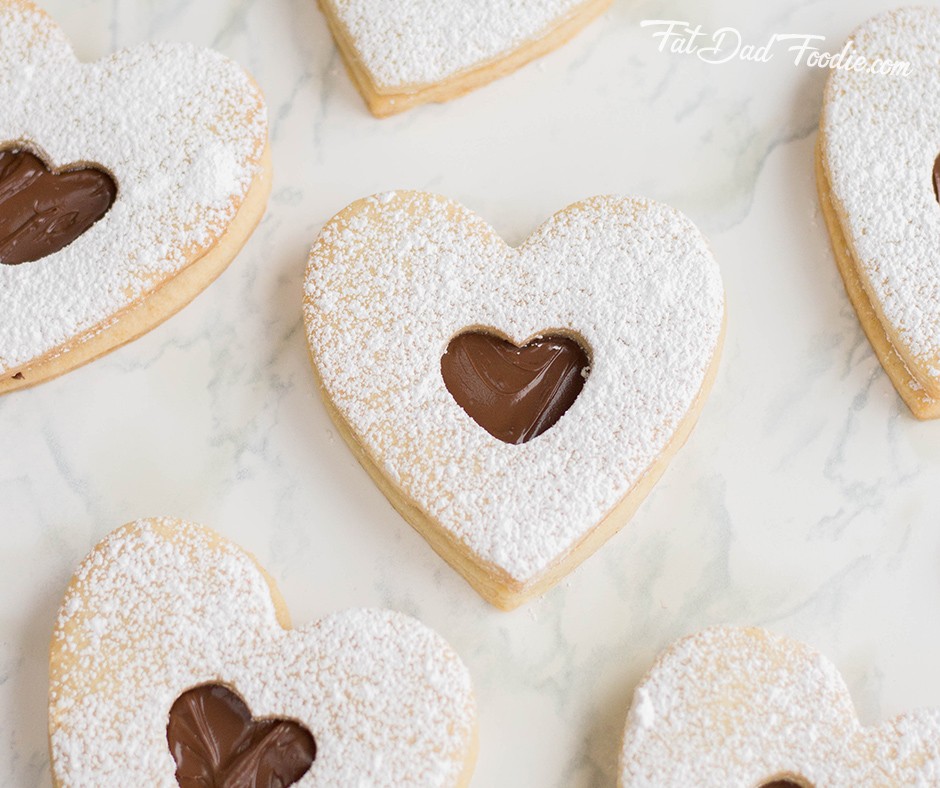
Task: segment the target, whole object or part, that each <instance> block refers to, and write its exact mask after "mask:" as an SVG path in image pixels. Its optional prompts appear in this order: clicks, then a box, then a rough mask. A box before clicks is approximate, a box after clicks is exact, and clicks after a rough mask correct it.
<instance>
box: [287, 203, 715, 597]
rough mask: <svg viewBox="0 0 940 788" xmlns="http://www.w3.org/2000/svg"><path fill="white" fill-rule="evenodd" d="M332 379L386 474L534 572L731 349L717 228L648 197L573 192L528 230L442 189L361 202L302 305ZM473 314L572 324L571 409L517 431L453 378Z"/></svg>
mask: <svg viewBox="0 0 940 788" xmlns="http://www.w3.org/2000/svg"><path fill="white" fill-rule="evenodd" d="M305 313H306V320H307V328H308V337H309V341H310V344H311V348H312V351H313V356H314V360H315V362H316V364H317V367H318V369H319V372H320V376H321V379H322V381H323V384H324V387H325V389H326V393H327V395H328V396H329V398H330V400H331V401H332V403H333V405H334V406H335V407H336V408H337V410H338V411H339V413H340V414H341V415H342V417H343V418H344V419H345V420H346V422H348V423H349V424H350V425H351V427H352V429H353V431H354V432H355V437H356V439H357V440H358V441H359V442H360V443H361V444H362V445H363V446H364V447H365V448H366V450H367V451H368V452H369V454H370V455H371V457H372V458H373V459H374V460H375V461H376V462H377V463H380V464H381V466H382V468H383V470H384V472H385V474H386V475H387V476H388V477H389V478H390V479H392V480H393V481H394V483H395V484H396V485H398V486H399V487H400V488H401V489H402V490H403V491H404V492H405V493H406V495H407V496H408V497H409V498H410V499H411V500H412V501H414V502H416V504H417V505H418V506H419V507H421V508H422V510H424V511H425V512H426V513H427V514H428V515H429V516H431V517H432V518H433V519H434V520H435V521H436V522H437V523H439V524H440V525H441V526H442V527H443V528H444V529H446V530H447V531H448V532H449V533H450V534H451V535H452V536H453V537H454V538H455V539H457V540H458V541H459V542H462V543H463V544H465V545H466V546H467V547H468V548H469V549H470V550H471V551H472V552H473V553H475V554H476V555H477V556H478V557H479V560H480V561H482V562H484V563H486V564H488V565H491V566H493V567H496V568H497V569H498V570H499V571H501V572H505V573H506V574H508V575H509V577H510V578H512V579H513V580H514V581H516V582H518V583H528V582H530V581H531V580H533V578H536V577H538V576H539V575H540V574H542V573H544V572H545V571H546V570H547V569H548V568H550V567H551V565H552V564H554V563H555V562H556V561H557V560H558V559H559V558H560V557H562V556H564V555H565V554H566V553H567V552H568V551H569V550H571V549H573V548H574V547H575V545H576V544H578V543H579V541H580V540H581V539H582V538H583V537H584V536H585V535H586V534H587V533H589V532H590V531H591V530H593V528H594V527H595V526H596V525H597V524H598V523H599V522H600V521H601V520H602V519H603V518H604V516H605V515H607V514H608V512H610V511H611V510H612V509H613V507H614V506H615V505H616V504H617V503H618V502H619V501H620V500H621V499H622V498H623V497H624V496H625V495H626V494H627V493H628V492H629V491H630V490H631V489H632V488H633V487H634V485H636V484H637V482H638V481H639V480H640V479H641V478H642V476H643V474H644V473H645V472H646V471H647V469H648V468H649V467H650V465H651V463H653V462H654V460H656V459H657V458H658V457H659V455H660V454H661V453H662V452H663V450H664V449H665V448H666V447H667V445H668V443H669V441H670V439H671V438H672V436H673V434H674V432H675V430H676V428H677V426H678V425H679V423H680V422H681V421H682V420H683V418H684V417H685V416H686V414H687V413H688V412H689V411H690V409H691V407H692V405H693V403H694V402H695V400H696V397H697V396H698V394H699V392H700V391H701V389H702V387H703V383H704V380H705V377H706V373H707V371H708V370H709V368H710V365H711V362H712V360H713V358H714V355H715V353H716V351H717V349H718V346H719V341H720V336H721V331H722V324H723V317H724V293H723V288H722V283H721V277H720V274H719V271H718V267H717V265H716V264H715V261H714V260H713V258H712V256H711V253H710V252H709V250H708V247H707V245H706V242H705V239H704V238H703V237H702V235H701V233H700V232H699V231H698V230H697V229H696V228H695V226H694V225H693V224H692V222H690V221H689V220H688V219H687V218H686V217H684V216H683V215H682V214H680V213H678V212H677V211H675V210H673V209H671V208H668V207H666V206H664V205H659V204H657V203H653V202H648V201H644V200H633V199H623V198H615V197H598V198H594V199H590V200H587V201H585V202H582V203H578V204H577V205H574V206H571V207H570V208H567V209H565V210H564V211H562V212H560V213H558V214H556V216H554V217H553V218H552V219H550V220H549V221H548V222H546V223H545V224H543V225H542V226H541V227H540V228H539V229H537V230H536V231H535V233H534V234H533V235H532V236H531V237H530V238H529V239H528V240H527V241H526V242H525V243H524V244H522V246H520V247H518V248H512V247H510V246H508V245H507V244H506V243H505V242H504V241H503V240H502V239H501V238H499V237H498V236H497V235H496V234H495V232H494V231H493V230H492V229H491V228H490V227H489V226H488V225H487V224H486V223H485V222H483V221H482V220H481V219H480V218H479V217H477V216H475V215H474V214H472V213H470V212H469V211H468V210H467V209H465V208H463V207H462V206H460V205H458V204H457V203H454V202H451V201H449V200H447V199H445V198H443V197H438V196H435V195H429V194H424V193H418V192H401V193H397V194H385V195H380V196H377V197H373V198H370V199H367V200H362V201H359V202H357V203H354V204H353V205H352V206H350V207H349V208H347V209H346V210H345V211H343V212H342V213H341V214H339V216H337V217H336V218H334V219H333V220H332V221H331V222H330V223H329V224H328V225H327V226H326V227H325V228H324V230H323V232H322V233H321V235H320V238H319V240H318V241H317V243H316V245H315V246H314V248H313V251H312V253H311V259H310V266H309V270H308V278H307V297H306V306H305ZM468 328H484V329H492V330H494V331H495V332H497V333H499V334H501V335H503V336H505V337H506V338H508V339H510V340H511V341H513V342H514V343H515V344H516V345H520V346H521V345H524V344H526V341H527V340H529V339H531V338H532V337H534V336H537V335H540V334H543V333H550V334H566V333H567V334H569V335H573V336H574V337H576V338H577V339H578V340H579V343H581V344H582V346H583V347H584V348H585V349H586V350H587V351H588V352H589V356H590V358H591V368H590V374H589V377H588V379H587V381H586V383H585V386H584V389H583V391H582V392H581V394H580V396H579V397H578V399H577V400H576V401H575V402H574V404H573V405H572V406H571V408H570V410H568V411H567V413H565V415H564V416H562V417H561V419H560V420H559V421H558V423H557V424H555V426H553V427H552V428H551V429H550V430H548V431H547V432H546V433H544V434H543V435H540V436H539V437H537V438H535V439H534V440H531V441H529V442H528V443H526V444H524V445H521V446H513V445H509V444H507V443H504V442H502V441H500V440H498V439H497V438H494V437H493V436H492V435H490V434H489V433H488V432H486V430H484V429H483V428H482V427H480V425H478V424H477V423H475V422H474V421H473V420H472V419H471V418H470V417H469V416H468V415H467V413H466V412H465V411H464V410H463V409H462V408H461V407H460V405H458V404H457V402H456V401H455V400H454V398H453V397H452V396H451V395H450V393H449V392H448V391H447V388H446V386H445V383H444V380H443V378H442V375H441V358H442V356H443V355H444V353H445V352H446V350H447V347H448V344H449V342H450V341H451V339H452V338H453V337H454V336H455V335H456V334H458V333H461V332H463V331H464V330H466V329H468Z"/></svg>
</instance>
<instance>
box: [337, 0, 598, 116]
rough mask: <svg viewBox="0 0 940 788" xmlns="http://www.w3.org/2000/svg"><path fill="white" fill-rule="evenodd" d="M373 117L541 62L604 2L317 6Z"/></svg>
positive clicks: (347, 0) (370, 1)
mask: <svg viewBox="0 0 940 788" xmlns="http://www.w3.org/2000/svg"><path fill="white" fill-rule="evenodd" d="M319 2H320V8H321V9H322V10H323V13H324V14H325V15H326V19H327V22H328V23H329V26H330V30H331V31H332V33H333V38H334V39H335V40H336V45H337V47H338V48H339V51H340V54H341V55H342V56H343V60H344V62H345V63H346V68H347V70H348V71H349V73H350V76H351V77H352V79H353V81H354V82H355V83H356V87H358V88H359V92H360V93H361V94H362V96H363V98H364V99H365V100H366V103H367V104H368V105H369V109H370V110H371V112H372V113H373V114H374V115H375V116H376V117H386V116H388V115H393V114H395V113H396V112H403V111H404V110H407V109H411V108H412V107H415V106H417V105H419V104H426V103H428V102H432V101H449V100H450V99H452V98H456V97H457V96H461V95H463V94H464V93H468V92H470V91H471V90H475V89H476V88H479V87H482V86H483V85H485V84H487V83H488V82H492V81H493V80H494V79H498V78H499V77H504V76H506V75H507V74H510V73H511V72H513V71H515V70H516V69H517V68H519V67H521V66H523V65H525V64H526V63H528V62H529V61H531V60H534V59H535V58H538V57H541V56H542V55H544V54H547V53H548V52H550V51H551V50H553V49H555V48H556V47H559V46H561V45H562V44H564V43H566V42H567V41H568V40H569V39H571V38H572V37H573V36H574V35H576V34H577V33H578V32H579V31H580V30H581V29H582V28H583V27H585V26H586V25H587V24H588V23H589V22H591V21H592V20H593V19H595V18H596V17H598V16H600V15H601V14H602V13H603V12H604V11H605V10H607V8H608V7H609V6H610V3H611V0H527V1H526V2H525V3H519V2H515V1H514V0H475V2H474V3H473V4H472V5H468V4H467V3H466V2H464V0H319Z"/></svg>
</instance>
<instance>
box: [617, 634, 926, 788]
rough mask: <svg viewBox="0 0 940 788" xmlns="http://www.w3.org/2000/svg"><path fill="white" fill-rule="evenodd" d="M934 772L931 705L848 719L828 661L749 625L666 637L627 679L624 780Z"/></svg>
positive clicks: (911, 778) (881, 782)
mask: <svg viewBox="0 0 940 788" xmlns="http://www.w3.org/2000/svg"><path fill="white" fill-rule="evenodd" d="M938 784H940V711H920V712H916V713H913V714H906V715H904V716H901V717H897V718H895V719H893V720H891V721H890V722H887V723H884V724H883V725H880V726H878V727H875V728H864V727H862V726H861V724H860V723H859V721H858V718H857V717H856V714H855V709H854V708H853V706H852V699H851V697H850V696H849V691H848V689H847V687H846V686H845V682H844V681H843V680H842V677H841V676H840V675H839V673H838V671H837V670H836V669H835V667H834V666H833V665H832V664H831V663H830V662H829V661H828V660H827V659H825V658H824V657H823V656H821V655H820V654H818V653H816V652H815V651H813V650H812V649H810V648H809V647H807V646H804V645H803V644H801V643H797V642H795V641H792V640H788V639H786V638H783V637H779V636H777V635H773V634H771V633H770V632H766V631H764V630H760V629H736V628H722V627H718V628H714V629H708V630H705V631H704V632H701V633H699V634H697V635H693V636H692V637H689V638H685V639H684V640H680V641H679V642H678V643H676V644H674V645H673V646H671V647H670V648H669V649H668V650H667V651H666V652H665V653H664V654H663V655H662V656H660V657H659V659H658V660H657V661H656V664H655V665H654V666H653V669H652V670H651V671H650V673H649V675H648V676H647V677H646V678H645V679H644V680H643V681H642V682H641V683H640V685H639V687H637V689H636V692H635V693H634V697H633V707H632V708H631V710H630V716H629V718H628V720H627V728H626V735H625V739H624V744H623V751H622V753H621V765H620V785H621V786H623V788H642V787H643V786H649V788H654V787H655V788H688V786H690V785H696V786H702V788H771V786H773V787H774V788H783V787H784V786H786V787H787V788H858V787H859V786H867V787H868V788H891V787H893V786H902V785H911V786H913V785H918V786H928V785H938Z"/></svg>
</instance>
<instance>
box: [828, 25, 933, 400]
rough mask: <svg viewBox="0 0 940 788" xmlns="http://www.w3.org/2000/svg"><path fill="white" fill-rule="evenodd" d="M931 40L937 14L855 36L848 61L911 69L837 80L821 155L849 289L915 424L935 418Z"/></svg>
mask: <svg viewBox="0 0 940 788" xmlns="http://www.w3.org/2000/svg"><path fill="white" fill-rule="evenodd" d="M938 40H940V10H938V9H935V8H925V7H917V8H904V9H899V10H896V11H889V12H887V13H884V14H881V15H879V16H877V17H875V18H873V19H871V20H869V21H868V22H866V23H865V24H863V25H862V26H861V27H859V28H858V29H857V30H856V31H855V32H854V33H853V34H852V36H851V40H850V43H849V44H848V45H847V46H849V47H850V48H851V51H852V54H853V57H856V58H859V61H861V60H864V61H865V62H866V63H868V64H882V65H883V64H885V63H888V64H890V63H908V64H909V71H908V72H907V73H901V72H898V73H880V72H881V70H882V69H872V68H864V69H861V70H860V69H858V68H853V69H839V70H835V71H833V72H832V75H831V76H830V78H829V83H828V86H827V88H826V97H825V103H824V107H823V114H822V119H821V121H820V134H819V141H818V145H817V153H816V174H817V184H818V190H819V198H820V204H821V206H822V212H823V216H824V217H825V220H826V224H827V226H828V229H829V234H830V237H831V239H832V247H833V252H834V254H835V258H836V262H837V264H838V267H839V272H840V274H841V275H842V279H843V281H844V283H845V288H846V292H847V293H848V296H849V299H850V301H851V302H852V305H853V306H854V307H855V311H856V313H857V314H858V317H859V321H860V322H861V324H862V328H863V329H864V330H865V333H866V335H867V336H868V338H869V341H870V342H871V344H872V347H873V348H874V350H875V352H876V354H877V356H878V358H879V360H880V361H881V363H882V365H883V367H884V368H885V371H886V372H887V373H888V376H889V377H890V379H891V381H892V383H893V384H894V387H895V388H896V389H897V391H898V393H899V394H900V395H901V397H902V399H903V400H904V402H905V403H907V405H908V406H909V407H910V409H911V411H912V412H913V413H914V415H915V416H917V417H918V418H922V419H932V418H940V274H938V270H940V269H938V266H937V261H938V260H940V209H938V206H937V192H936V179H937V174H938V172H937V164H936V162H937V146H938V143H940V129H938V126H937V123H936V117H937V112H936V111H934V110H933V104H934V103H935V102H936V99H935V98H934V97H935V95H936V84H937V82H938V80H940V46H938V43H937V42H938ZM902 132H903V133H902Z"/></svg>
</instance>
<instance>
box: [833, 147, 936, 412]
mask: <svg viewBox="0 0 940 788" xmlns="http://www.w3.org/2000/svg"><path fill="white" fill-rule="evenodd" d="M823 139H824V138H823V135H822V132H820V136H819V141H818V143H817V145H816V187H817V190H818V192H819V204H820V206H821V207H822V213H823V217H824V218H825V220H826V226H827V227H828V228H829V238H830V240H831V242H832V251H833V254H834V255H835V258H836V266H837V267H838V269H839V273H840V274H841V276H842V282H843V283H844V284H845V292H846V293H847V294H848V296H849V300H850V301H851V302H852V306H853V307H854V308H855V312H856V314H857V315H858V319H859V322H860V323H861V324H862V329H863V330H864V331H865V335H866V336H867V337H868V341H869V342H870V343H871V346H872V348H873V349H874V351H875V355H877V356H878V360H879V361H880V362H881V366H882V367H884V370H885V372H887V373H888V377H889V378H890V379H891V382H892V384H894V388H895V389H897V392H898V394H900V395H901V399H903V400H904V402H905V404H906V405H907V406H908V408H910V409H911V412H912V413H913V414H914V415H915V416H916V417H917V418H918V419H923V420H927V419H937V418H940V399H935V398H933V397H931V396H930V395H929V394H928V392H927V391H926V390H925V389H924V386H923V385H922V384H921V382H920V380H918V378H917V377H916V376H915V375H914V373H913V372H912V371H911V369H910V367H908V366H907V364H906V363H905V362H904V359H902V358H901V356H900V355H899V354H898V351H897V349H896V347H895V344H894V341H893V339H892V337H891V336H890V334H889V332H888V329H887V328H886V327H885V325H884V323H883V322H882V320H881V317H880V316H879V315H878V312H877V310H876V309H875V306H874V304H872V301H871V298H870V296H869V295H868V292H867V291H866V290H865V286H864V284H863V283H862V278H861V276H860V274H859V265H858V260H857V259H856V257H855V255H854V253H853V250H852V247H851V244H850V243H849V241H848V238H847V237H846V234H845V230H844V229H843V226H842V220H841V219H840V217H839V211H838V209H837V207H836V204H835V197H834V196H833V194H832V189H831V186H830V183H829V175H828V173H827V172H826V166H825V162H824V160H823Z"/></svg>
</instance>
